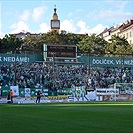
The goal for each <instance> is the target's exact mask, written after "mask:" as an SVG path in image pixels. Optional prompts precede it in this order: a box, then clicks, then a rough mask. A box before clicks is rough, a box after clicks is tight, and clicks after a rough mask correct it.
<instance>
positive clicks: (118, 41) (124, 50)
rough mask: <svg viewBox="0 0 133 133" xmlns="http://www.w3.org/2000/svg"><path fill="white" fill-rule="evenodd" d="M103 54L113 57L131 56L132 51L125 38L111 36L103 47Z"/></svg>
mask: <svg viewBox="0 0 133 133" xmlns="http://www.w3.org/2000/svg"><path fill="white" fill-rule="evenodd" d="M105 52H106V53H109V54H114V55H120V54H132V53H133V49H132V47H131V45H130V44H129V43H128V42H127V40H126V38H125V37H119V36H116V35H113V36H112V37H111V39H109V42H108V44H107V45H106V46H105Z"/></svg>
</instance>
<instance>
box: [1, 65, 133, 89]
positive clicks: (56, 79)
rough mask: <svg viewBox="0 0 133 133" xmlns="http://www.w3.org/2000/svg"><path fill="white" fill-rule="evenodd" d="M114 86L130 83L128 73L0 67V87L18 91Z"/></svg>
mask: <svg viewBox="0 0 133 133" xmlns="http://www.w3.org/2000/svg"><path fill="white" fill-rule="evenodd" d="M89 73H90V74H89ZM88 75H89V76H88ZM115 82H117V83H119V82H123V83H133V72H132V71H131V69H130V68H124V69H120V68H95V67H91V68H90V70H88V67H87V66H82V65H80V66H76V65H75V66H72V65H71V66H58V65H55V66H50V65H46V64H41V63H33V64H17V65H14V64H3V65H0V86H14V85H18V86H19V87H20V88H26V87H27V88H34V87H35V88H40V87H46V88H49V89H51V90H56V89H58V88H64V87H68V88H70V87H71V86H72V85H75V86H79V85H85V86H89V88H93V89H95V88H96V87H99V88H108V87H109V86H110V85H112V84H114V83H115Z"/></svg>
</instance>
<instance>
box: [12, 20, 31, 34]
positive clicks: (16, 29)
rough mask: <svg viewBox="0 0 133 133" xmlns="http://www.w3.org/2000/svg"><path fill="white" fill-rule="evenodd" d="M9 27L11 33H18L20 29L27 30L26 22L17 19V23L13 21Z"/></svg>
mask: <svg viewBox="0 0 133 133" xmlns="http://www.w3.org/2000/svg"><path fill="white" fill-rule="evenodd" d="M10 29H11V30H12V31H11V33H19V32H22V31H29V27H28V24H26V23H25V22H24V21H19V22H18V23H14V24H12V25H11V26H10Z"/></svg>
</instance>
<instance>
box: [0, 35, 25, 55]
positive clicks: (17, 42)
mask: <svg viewBox="0 0 133 133" xmlns="http://www.w3.org/2000/svg"><path fill="white" fill-rule="evenodd" d="M22 43H23V40H22V39H20V38H15V36H14V35H13V34H9V35H7V34H6V35H5V37H4V38H3V39H2V40H1V51H3V52H14V51H16V50H17V49H19V48H20V47H21V45H22Z"/></svg>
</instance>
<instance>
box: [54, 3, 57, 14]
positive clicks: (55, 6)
mask: <svg viewBox="0 0 133 133" xmlns="http://www.w3.org/2000/svg"><path fill="white" fill-rule="evenodd" d="M56 10H57V9H56V5H54V13H55V14H56Z"/></svg>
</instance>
